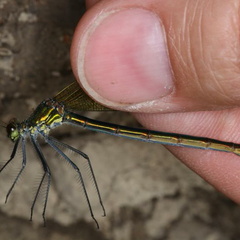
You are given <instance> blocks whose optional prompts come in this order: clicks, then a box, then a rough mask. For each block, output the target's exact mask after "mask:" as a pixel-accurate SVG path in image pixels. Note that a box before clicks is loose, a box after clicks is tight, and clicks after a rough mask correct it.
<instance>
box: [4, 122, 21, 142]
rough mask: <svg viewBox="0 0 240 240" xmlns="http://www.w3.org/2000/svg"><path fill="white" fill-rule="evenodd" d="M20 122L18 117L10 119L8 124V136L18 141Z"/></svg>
mask: <svg viewBox="0 0 240 240" xmlns="http://www.w3.org/2000/svg"><path fill="white" fill-rule="evenodd" d="M17 125H18V122H17V119H16V118H13V119H11V120H10V121H9V123H8V124H7V126H6V130H7V136H8V137H9V138H10V139H11V140H12V141H13V142H16V141H17V140H18V138H19V136H20V133H19V130H18V127H17Z"/></svg>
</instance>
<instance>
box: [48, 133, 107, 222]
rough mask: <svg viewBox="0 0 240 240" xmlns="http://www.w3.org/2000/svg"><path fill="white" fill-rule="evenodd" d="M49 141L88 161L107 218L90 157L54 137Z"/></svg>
mask: <svg viewBox="0 0 240 240" xmlns="http://www.w3.org/2000/svg"><path fill="white" fill-rule="evenodd" d="M48 139H49V140H50V141H52V142H54V143H56V144H57V145H60V146H63V147H65V148H68V149H70V150H72V151H73V152H75V153H77V154H79V155H80V156H82V157H83V158H84V159H86V160H87V163H88V166H89V169H90V172H91V175H92V178H93V182H94V185H95V188H96V190H97V195H98V199H99V202H100V205H101V207H102V210H103V216H104V217H105V216H106V211H105V208H104V205H103V202H102V197H101V194H100V191H99V188H98V185H97V180H96V178H95V175H94V172H93V168H92V164H91V161H90V159H89V157H88V155H87V154H85V153H84V152H81V151H79V150H78V149H76V148H74V147H72V146H69V145H68V144H66V143H62V142H59V141H57V140H56V139H54V138H52V137H48Z"/></svg>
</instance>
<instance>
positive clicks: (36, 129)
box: [0, 82, 240, 228]
mask: <svg viewBox="0 0 240 240" xmlns="http://www.w3.org/2000/svg"><path fill="white" fill-rule="evenodd" d="M103 110H110V109H108V108H106V107H104V106H102V105H100V104H98V103H96V102H95V101H93V100H92V99H91V98H89V97H88V96H87V95H86V94H85V93H84V91H83V90H82V89H81V88H80V87H79V85H78V84H77V83H76V82H74V83H72V84H71V85H69V86H68V87H66V88H65V89H63V90H62V91H61V92H60V93H59V94H57V95H56V96H55V97H54V98H50V99H47V100H44V101H42V102H41V103H40V104H39V105H38V107H37V108H36V109H35V111H34V112H33V113H32V114H31V115H30V117H29V118H28V119H26V120H24V121H23V122H18V121H17V120H16V119H13V120H11V121H10V122H9V124H8V125H7V126H6V130H7V135H8V137H9V138H10V139H11V140H12V141H13V142H14V143H15V145H14V148H13V150H12V154H11V156H10V159H9V160H8V161H7V162H6V163H5V164H4V165H3V167H2V168H1V169H0V173H1V172H2V171H3V170H4V169H5V168H6V167H7V166H8V164H9V163H10V162H11V161H12V160H13V159H14V157H15V155H16V152H17V149H18V147H19V143H21V148H22V165H21V168H20V171H19V173H18V175H17V177H16V178H15V180H14V181H13V184H12V185H11V187H10V189H9V191H8V193H7V196H6V202H7V200H8V197H9V195H10V194H11V192H12V190H13V188H14V187H15V185H16V183H17V181H18V179H19V177H20V176H21V174H22V173H23V171H24V168H25V166H26V163H27V156H26V139H27V138H28V137H29V138H30V140H31V142H32V145H33V147H34V149H35V151H36V153H37V155H38V157H39V159H40V162H41V164H42V167H43V170H44V173H43V175H42V178H41V181H40V184H39V186H38V189H37V192H36V194H35V197H34V200H33V203H32V206H31V216H30V220H32V217H33V210H34V206H35V204H36V201H37V199H38V197H39V194H40V191H41V189H42V186H43V182H44V180H46V179H47V188H46V192H45V200H44V206H43V212H42V217H43V221H44V224H45V212H46V207H47V201H48V194H49V190H50V184H51V170H50V168H49V166H48V163H47V160H46V158H45V156H44V154H43V152H42V150H41V147H40V144H39V143H38V137H39V136H40V137H42V138H43V139H44V140H45V142H46V143H48V144H49V145H50V147H51V148H53V149H54V150H55V151H56V153H57V154H59V155H60V156H62V157H63V158H64V159H65V160H66V161H67V162H68V163H69V164H70V166H71V167H72V168H73V169H74V170H75V171H76V172H77V175H78V177H79V180H80V184H81V187H82V189H83V193H84V195H85V198H86V200H87V204H88V208H89V211H90V214H91V216H92V218H93V220H94V221H95V223H96V225H97V227H98V228H99V225H98V222H97V220H96V218H95V217H94V214H93V210H92V206H91V202H90V199H89V195H88V192H87V190H86V187H85V182H84V179H83V177H82V173H81V171H80V169H79V168H78V166H77V165H76V164H75V163H74V162H73V161H72V160H71V159H70V158H69V157H68V156H67V155H66V154H65V153H64V152H63V151H62V150H61V149H62V148H66V149H69V150H71V151H73V152H75V153H76V154H78V155H80V156H81V157H82V158H83V159H84V160H85V161H86V162H87V164H88V167H89V169H90V173H91V176H92V179H93V184H94V188H95V191H96V193H97V196H98V200H99V203H100V205H101V207H102V210H103V216H105V215H106V213H105V209H104V205H103V202H102V198H101V195H100V191H99V188H98V184H97V181H96V178H95V175H94V172H93V168H92V165H91V162H90V159H89V157H88V156H87V155H86V154H85V153H83V152H81V151H79V150H77V149H75V148H73V147H72V146H69V145H67V144H66V143H62V142H59V141H58V140H56V139H55V138H53V137H51V136H49V132H50V131H51V129H53V128H56V127H58V126H61V125H62V124H65V123H67V124H73V125H76V126H80V127H82V128H86V129H89V130H92V131H98V132H103V133H107V134H112V135H115V136H120V137H127V138H132V139H137V140H142V141H145V142H154V143H160V144H164V145H174V146H182V147H191V148H200V149H209V150H217V151H223V152H231V153H235V154H237V155H240V145H239V144H235V143H230V142H223V141H218V140H215V139H210V138H203V137H194V136H189V135H183V134H176V133H167V132H158V131H151V130H147V129H140V128H131V127H126V126H120V125H117V124H111V123H107V122H100V121H97V120H93V119H89V118H87V117H84V116H81V115H79V114H78V113H76V112H77V111H103Z"/></svg>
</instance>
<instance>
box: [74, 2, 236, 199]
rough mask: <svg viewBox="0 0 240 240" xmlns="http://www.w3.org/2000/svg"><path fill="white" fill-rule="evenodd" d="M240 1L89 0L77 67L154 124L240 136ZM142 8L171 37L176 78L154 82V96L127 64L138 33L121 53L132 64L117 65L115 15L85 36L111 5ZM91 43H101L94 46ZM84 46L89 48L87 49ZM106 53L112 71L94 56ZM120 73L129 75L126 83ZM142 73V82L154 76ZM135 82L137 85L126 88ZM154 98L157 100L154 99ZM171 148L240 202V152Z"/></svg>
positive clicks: (119, 105) (110, 98)
mask: <svg viewBox="0 0 240 240" xmlns="http://www.w3.org/2000/svg"><path fill="white" fill-rule="evenodd" d="M239 5H240V1H237V0H229V1H226V0H210V1H209V0H199V1H195V0H171V1H166V0H148V1H141V0H133V1H131V5H129V1H127V0H118V1H112V0H102V1H98V0H89V1H86V6H87V8H88V11H87V13H86V14H85V16H84V17H83V18H82V19H81V21H80V22H79V24H78V26H77V28H76V32H75V34H74V39H73V44H72V49H71V60H72V67H73V71H74V74H75V76H76V78H77V79H78V81H79V82H80V84H81V85H82V86H83V87H84V88H85V90H86V91H87V92H88V94H89V95H90V96H92V97H93V98H95V100H97V101H98V102H100V103H102V104H104V105H107V106H110V107H112V108H115V109H118V110H125V111H130V112H132V113H133V114H134V116H135V117H136V118H137V120H138V121H139V122H140V123H141V124H142V125H143V126H144V127H146V128H149V129H153V130H158V131H167V132H176V133H182V134H188V135H194V136H203V137H209V138H215V139H218V140H222V141H229V142H235V143H240V140H239V138H240V125H239V117H240V108H239V105H240V90H239V89H240V69H239V49H240V48H239V29H240V26H239V25H240V23H239V20H238V19H239V11H238V9H239ZM135 8H137V9H139V8H140V9H146V10H148V11H150V12H152V13H153V14H154V16H156V17H157V18H159V20H160V22H161V25H162V27H163V29H164V35H165V38H166V45H167V54H168V57H169V65H170V69H171V74H172V83H171V84H172V85H171V88H170V89H168V90H166V92H164V94H165V95H164V94H163V95H161V94H162V92H161V91H162V89H160V90H159V92H160V93H161V94H160V95H161V96H160V95H159V96H157V94H158V88H159V85H158V84H159V83H156V88H155V89H157V90H156V92H155V89H154V87H153V88H152V89H153V90H152V93H153V94H152V95H153V98H152V99H149V96H151V91H149V92H147V90H146V89H143V88H141V87H139V89H138V87H137V86H138V85H137V80H138V76H136V78H134V76H133V75H134V74H133V75H132V76H131V77H130V76H129V72H128V71H125V70H129V69H132V68H133V67H134V66H131V64H132V62H131V61H129V58H128V55H129V54H128V53H129V48H127V47H126V46H128V44H129V46H130V50H131V51H134V50H135V49H133V47H132V46H134V45H131V42H130V41H125V42H124V45H123V46H124V47H123V48H121V47H119V49H118V51H117V55H118V56H117V57H120V59H121V61H122V62H124V61H126V63H127V64H126V65H127V67H129V69H128V68H126V69H125V68H123V70H122V71H120V73H117V72H115V69H116V64H117V63H116V61H115V60H114V57H115V56H112V55H111V52H112V51H114V50H115V49H114V48H116V46H118V44H119V46H121V44H122V42H121V41H122V38H121V36H120V37H119V36H118V35H117V36H116V37H115V38H114V37H113V38H114V39H113V38H103V40H102V39H101V36H104V31H107V30H106V29H107V27H109V26H110V27H111V26H114V24H115V23H111V22H110V24H109V26H107V27H106V28H105V29H104V28H103V27H101V25H99V26H100V30H101V31H100V30H99V33H98V32H97V30H95V31H96V34H95V35H94V34H92V37H91V38H90V40H89V39H88V38H87V40H86V39H85V40H84V36H86V33H88V29H90V26H91V24H92V23H93V22H94V21H96V20H95V19H98V17H99V16H101V14H102V13H103V12H106V11H107V12H108V11H111V10H112V9H114V10H116V9H117V10H118V9H125V10H128V9H135ZM119 16H121V15H119ZM122 19H124V17H123V18H122ZM122 21H123V23H121V21H119V23H118V22H117V21H116V26H115V28H116V32H118V31H119V26H121V27H122V26H125V27H126V31H127V28H128V25H127V24H126V25H121V24H124V20H122ZM118 24H120V25H118ZM129 25H131V24H129ZM99 26H98V27H97V28H96V29H98V28H99ZM129 32H130V33H131V31H129ZM137 34H138V33H137V32H133V34H132V35H133V38H134V37H135V36H136V39H137V37H138V35H137ZM128 35H131V34H128ZM140 37H141V36H140ZM131 39H132V38H130V40H131ZM113 40H114V41H113ZM83 42H84V44H82V43H83ZM112 43H114V44H115V45H114V44H112ZM88 44H90V46H91V49H96V51H91V49H90V48H88ZM103 44H105V45H103ZM80 45H81V46H82V45H83V47H79V46H80ZM98 46H100V47H99V49H102V46H105V47H106V46H107V48H109V49H108V50H109V52H110V54H109V53H106V52H101V51H99V52H98ZM84 49H87V50H86V52H85V53H84ZM89 49H90V50H89ZM126 49H127V50H126ZM132 49H133V50H132ZM136 50H137V49H136ZM82 53H84V54H85V55H84V57H83V58H82V60H81V61H82V62H83V64H84V66H86V67H85V68H84V72H83V73H82V74H81V76H80V75H79V71H78V68H79V64H81V61H80V62H79V56H80V54H82ZM98 54H99V55H100V56H98ZM147 54H148V53H147ZM98 58H99V59H100V60H101V61H100V62H102V61H105V60H106V61H107V63H108V66H109V71H105V72H104V71H100V70H101V69H100V68H101V67H102V65H101V64H102V63H101V64H99V65H98V64H97V63H96V62H94V61H96V60H95V59H98ZM108 58H109V61H108ZM147 58H148V55H147V56H146V59H147ZM86 62H90V63H94V68H95V69H94V68H92V67H91V66H90V67H88V65H87V64H86ZM147 62H148V61H146V63H147ZM117 67H118V66H117ZM150 67H151V66H150ZM98 68H99V69H100V70H98ZM111 69H113V71H111ZM111 74H112V75H111ZM114 74H115V75H114ZM159 75H161V74H159ZM82 76H83V77H82ZM113 76H116V79H118V77H119V79H124V80H123V81H122V82H120V83H119V82H117V81H115V80H114V79H115V77H113ZM142 78H143V79H141V81H142V83H145V82H144V81H146V82H147V81H148V79H144V77H142ZM136 79H137V80H136ZM86 81H87V83H86ZM114 81H115V82H114ZM135 81H136V82H135ZM164 81H165V80H164ZM114 84H115V85H116V84H117V90H118V91H117V92H114V91H115V85H114ZM131 86H132V87H131ZM127 89H133V91H132V93H131V92H130V93H128V95H126V96H125V95H124V94H126V91H127ZM150 89H151V88H150ZM112 93H114V94H112ZM149 100H154V104H152V101H149ZM138 103H140V104H138ZM168 149H169V150H170V151H171V152H172V153H173V154H174V155H175V156H177V157H178V158H179V159H180V160H181V161H182V162H183V163H184V164H186V165H187V166H188V167H189V168H191V169H192V170H193V171H195V172H196V173H197V174H199V175H200V176H201V177H202V178H204V179H205V180H206V181H208V182H209V183H210V184H212V185H213V186H214V187H215V188H217V189H218V190H219V191H221V192H223V193H224V194H225V195H227V196H228V197H229V198H231V199H232V200H234V201H236V202H237V203H238V202H240V189H239V187H238V186H239V185H240V158H239V156H237V155H234V154H229V153H222V152H216V151H204V150H198V149H189V148H179V147H168Z"/></svg>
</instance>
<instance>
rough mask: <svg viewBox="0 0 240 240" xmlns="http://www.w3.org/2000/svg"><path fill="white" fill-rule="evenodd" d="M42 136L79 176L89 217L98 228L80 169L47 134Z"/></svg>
mask: <svg viewBox="0 0 240 240" xmlns="http://www.w3.org/2000/svg"><path fill="white" fill-rule="evenodd" d="M44 138H45V140H46V142H47V143H48V144H49V145H50V146H51V147H52V148H53V149H54V150H55V151H56V152H57V153H58V154H59V155H61V156H62V157H64V158H65V160H66V161H67V162H69V163H70V165H71V166H72V167H73V169H74V170H75V171H76V172H77V174H78V176H79V179H80V181H81V184H82V187H83V191H84V195H85V197H86V200H87V204H88V208H89V211H90V214H91V217H92V219H93V220H94V221H95V223H96V225H97V228H99V224H98V222H97V220H96V218H95V216H94V214H93V210H92V206H91V203H90V199H89V197H88V193H87V190H86V187H85V183H84V180H83V177H82V174H81V171H80V170H79V168H78V167H77V166H76V164H74V163H73V162H72V160H71V159H70V158H69V157H68V156H67V155H66V154H64V153H63V152H62V151H61V150H60V149H59V148H58V147H57V146H56V145H55V144H54V143H53V141H52V138H51V139H49V138H48V136H45V135H44Z"/></svg>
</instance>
